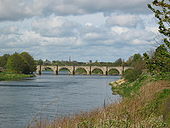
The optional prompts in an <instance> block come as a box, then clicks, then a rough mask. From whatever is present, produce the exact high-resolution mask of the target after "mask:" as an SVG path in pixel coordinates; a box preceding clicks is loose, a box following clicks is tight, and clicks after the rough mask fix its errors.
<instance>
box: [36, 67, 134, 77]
mask: <svg viewBox="0 0 170 128" xmlns="http://www.w3.org/2000/svg"><path fill="white" fill-rule="evenodd" d="M45 69H51V70H53V72H54V74H56V75H58V73H59V71H60V70H61V69H67V70H68V71H69V72H70V74H72V75H75V73H76V71H77V69H84V70H85V71H86V74H87V75H91V74H92V72H93V71H94V70H95V69H99V70H101V71H102V74H103V75H108V73H109V71H110V70H112V69H115V70H117V71H118V73H119V75H122V73H123V72H124V71H126V70H127V69H132V67H107V66H48V65H38V66H37V70H36V73H37V74H40V75H41V74H42V71H43V70H45Z"/></svg>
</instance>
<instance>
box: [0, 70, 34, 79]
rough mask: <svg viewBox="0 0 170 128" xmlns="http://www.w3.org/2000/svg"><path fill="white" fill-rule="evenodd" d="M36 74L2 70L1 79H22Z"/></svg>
mask: <svg viewBox="0 0 170 128" xmlns="http://www.w3.org/2000/svg"><path fill="white" fill-rule="evenodd" d="M33 76H34V75H26V74H16V73H10V72H0V81H11V80H21V79H24V78H29V77H33Z"/></svg>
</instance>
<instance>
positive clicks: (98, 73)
mask: <svg viewBox="0 0 170 128" xmlns="http://www.w3.org/2000/svg"><path fill="white" fill-rule="evenodd" d="M91 73H92V74H96V75H104V71H103V70H102V69H101V68H94V69H93V70H91Z"/></svg>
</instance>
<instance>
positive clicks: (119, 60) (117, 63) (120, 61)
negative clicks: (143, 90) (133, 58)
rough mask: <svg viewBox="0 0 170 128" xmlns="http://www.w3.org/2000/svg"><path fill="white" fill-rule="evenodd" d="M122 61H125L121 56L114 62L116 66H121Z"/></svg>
mask: <svg viewBox="0 0 170 128" xmlns="http://www.w3.org/2000/svg"><path fill="white" fill-rule="evenodd" d="M122 63H123V61H122V59H121V58H119V59H117V60H116V61H115V62H114V66H121V65H122Z"/></svg>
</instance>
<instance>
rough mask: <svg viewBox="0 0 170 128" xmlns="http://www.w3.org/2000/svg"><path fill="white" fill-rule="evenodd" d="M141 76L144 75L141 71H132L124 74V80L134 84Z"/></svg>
mask: <svg viewBox="0 0 170 128" xmlns="http://www.w3.org/2000/svg"><path fill="white" fill-rule="evenodd" d="M141 74H142V71H141V70H137V69H132V70H128V71H127V72H125V73H124V78H125V79H126V80H128V81H129V82H133V81H135V80H136V79H138V78H139V76H140V75H141Z"/></svg>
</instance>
